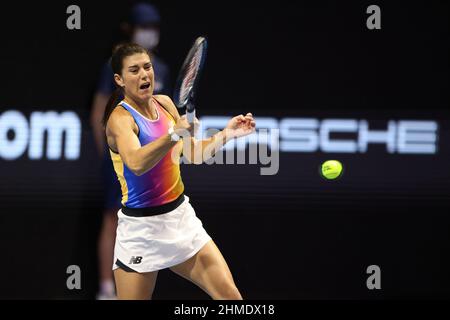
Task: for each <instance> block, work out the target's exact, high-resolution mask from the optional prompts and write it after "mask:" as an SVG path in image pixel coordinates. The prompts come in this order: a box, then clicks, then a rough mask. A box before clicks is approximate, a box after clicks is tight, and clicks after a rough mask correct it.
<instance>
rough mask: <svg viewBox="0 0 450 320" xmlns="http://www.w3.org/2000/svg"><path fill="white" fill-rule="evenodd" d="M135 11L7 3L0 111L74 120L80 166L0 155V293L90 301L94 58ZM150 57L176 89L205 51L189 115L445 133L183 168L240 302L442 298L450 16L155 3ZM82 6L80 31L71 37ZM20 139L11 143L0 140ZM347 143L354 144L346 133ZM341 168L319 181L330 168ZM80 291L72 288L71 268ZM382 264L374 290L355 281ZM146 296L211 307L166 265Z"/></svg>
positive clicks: (428, 5)
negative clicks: (425, 127)
mask: <svg viewBox="0 0 450 320" xmlns="http://www.w3.org/2000/svg"><path fill="white" fill-rule="evenodd" d="M132 3H133V2H132V1H121V2H117V3H116V2H107V1H95V2H94V1H92V2H67V1H61V2H58V3H56V2H51V1H47V2H43V1H41V2H30V3H20V4H19V3H9V4H8V7H7V10H6V11H5V12H4V14H3V16H2V19H1V21H0V30H1V31H0V34H1V37H2V49H1V50H0V67H1V69H0V70H1V71H2V76H1V77H0V88H1V89H0V116H1V114H2V113H3V112H4V111H6V110H19V111H20V112H22V113H23V114H24V115H25V116H26V117H28V119H29V116H30V114H31V113H32V112H34V111H48V110H56V111H61V112H62V111H66V110H73V111H75V112H76V113H77V115H78V116H79V117H80V119H81V120H82V135H81V153H80V158H79V159H77V160H74V161H69V160H65V159H60V160H48V159H46V158H44V159H40V160H30V159H29V158H28V157H27V154H24V156H23V157H20V158H19V159H16V160H14V161H9V160H5V159H2V158H0V174H1V176H0V177H1V182H0V200H1V214H0V227H1V229H2V231H1V236H0V252H1V262H2V263H1V266H0V270H1V274H2V275H4V279H3V280H2V282H1V284H0V289H1V290H0V298H4V299H9V298H12V299H22V298H26V299H28V298H38V299H55V298H70V299H72V298H73V299H88V298H93V297H94V295H95V292H96V289H97V277H98V274H97V260H96V239H97V235H98V231H99V227H100V221H101V220H100V219H101V213H100V212H101V196H102V185H101V182H100V175H99V166H100V162H99V160H98V159H97V156H96V154H95V150H94V143H93V138H92V132H91V128H90V125H89V121H88V119H89V112H90V105H91V100H92V95H93V92H94V89H95V85H96V82H97V78H98V75H99V72H100V68H101V66H102V64H103V63H104V62H105V61H106V59H107V58H108V56H109V54H110V50H111V47H112V45H113V43H114V42H115V41H118V40H119V39H120V36H119V32H118V26H119V24H120V22H121V21H123V19H125V18H126V12H127V9H128V8H129V7H130V5H131V4H132ZM154 3H155V4H157V5H158V7H159V8H160V10H161V15H162V17H163V24H162V39H161V45H160V49H159V54H160V56H161V57H163V58H164V59H165V61H166V62H167V63H168V64H169V65H170V66H171V70H172V79H175V77H176V74H177V70H178V68H179V66H180V65H181V63H182V60H183V59H184V56H185V53H186V51H187V49H188V48H189V45H190V43H191V42H192V40H193V39H194V38H195V37H196V36H197V35H200V34H203V35H206V36H207V37H208V40H209V52H208V60H207V67H206V70H205V74H204V76H203V78H202V82H201V89H200V92H199V95H198V98H199V101H198V113H199V115H200V116H202V115H227V116H232V115H235V114H238V113H244V112H248V111H251V112H253V114H254V115H255V116H256V119H258V117H275V118H277V119H282V118H285V117H298V118H317V119H328V118H336V119H358V120H359V119H366V120H368V121H369V123H370V124H371V129H373V130H386V128H387V122H388V121H389V120H396V121H398V120H430V121H435V122H437V123H438V131H437V133H438V136H439V140H438V142H437V146H438V152H437V153H436V154H428V155H411V154H398V153H393V154H390V153H388V152H387V151H386V147H385V146H384V145H370V146H369V149H368V152H367V153H356V154H343V153H336V154H334V153H324V152H321V151H320V150H319V151H317V152H313V153H281V158H280V170H279V173H278V174H277V175H274V176H260V175H259V166H257V165H226V166H225V165H215V166H208V165H202V166H195V167H193V166H183V167H182V173H183V179H184V182H185V184H186V193H187V194H188V195H189V196H190V197H191V201H192V203H193V205H194V207H195V209H196V211H197V215H198V216H199V217H200V218H201V219H202V221H203V223H204V225H205V227H206V229H207V230H208V232H209V233H210V234H211V235H212V237H213V238H214V240H215V241H216V243H217V244H218V246H219V247H220V248H221V250H222V252H223V254H224V256H225V257H226V259H227V261H228V263H229V265H230V267H231V269H232V271H233V274H234V276H235V279H236V282H237V284H238V286H239V288H240V289H241V291H242V293H243V295H244V296H245V297H248V298H254V299H258V298H263V299H265V298H271V299H282V298H283V299H304V298H306V299H310V298H318V299H328V298H338V299H339V298H405V297H440V298H442V297H446V298H449V297H450V289H449V288H450V277H449V274H448V270H449V267H450V259H449V252H450V251H449V249H450V239H449V230H450V229H449V227H450V217H449V213H448V209H449V205H448V203H449V190H450V182H449V181H450V169H449V167H448V163H449V159H450V157H449V156H450V148H449V142H450V131H449V130H450V122H449V120H450V117H449V115H450V114H449V112H448V106H449V97H448V88H449V63H448V56H449V44H448V38H449V34H448V33H449V25H448V24H449V17H448V12H449V11H448V9H449V8H448V4H447V3H446V2H443V1H432V2H430V1H423V2H415V3H410V2H406V1H405V2H395V3H392V2H391V3H376V4H378V5H379V6H380V7H381V11H382V29H381V30H375V31H371V30H368V29H367V28H366V19H367V16H368V15H367V14H366V8H367V6H368V5H370V4H373V3H371V2H364V1H362V2H359V3H356V2H355V3H353V2H352V3H343V2H339V1H335V2H326V3H324V2H322V1H321V2H313V1H311V2H300V3H299V2H298V1H297V2H284V3H283V2H277V3H272V4H270V3H264V4H261V3H245V4H244V3H238V2H235V3H232V2H229V1H227V2H213V1H210V2H206V1H204V2H203V1H191V2H175V1H170V2H169V1H154ZM70 4H78V5H79V6H80V8H81V13H82V29H81V30H78V31H69V30H67V28H66V19H67V14H66V8H67V6H68V5H70ZM8 137H9V139H13V137H12V136H8ZM347 138H352V139H355V138H356V136H355V135H353V136H352V135H350V136H349V137H347ZM328 159H339V160H341V161H342V162H343V163H344V166H345V174H344V176H343V177H342V178H341V179H340V180H338V181H334V182H330V181H325V180H324V179H322V178H321V177H320V176H319V175H318V172H317V168H318V166H319V165H320V163H322V162H323V161H324V160H328ZM71 264H76V265H79V266H80V267H81V270H82V290H80V291H69V290H68V289H67V288H66V277H67V274H66V267H67V266H68V265H71ZM372 264H375V265H379V266H380V267H381V270H382V290H380V291H369V290H368V289H367V287H366V279H367V277H368V275H367V274H366V268H367V266H369V265H372ZM158 281H159V282H158V284H157V288H156V291H155V298H157V299H171V298H179V299H184V298H189V299H191V298H205V297H206V295H205V294H204V293H203V292H202V291H201V290H199V289H197V288H195V287H194V286H193V285H191V284H189V283H187V282H186V281H185V280H183V279H180V278H178V277H177V276H175V275H174V274H171V273H170V272H168V271H164V272H161V273H160V276H159V280H158Z"/></svg>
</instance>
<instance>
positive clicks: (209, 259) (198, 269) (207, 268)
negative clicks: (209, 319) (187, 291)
mask: <svg viewBox="0 0 450 320" xmlns="http://www.w3.org/2000/svg"><path fill="white" fill-rule="evenodd" d="M170 269H171V270H172V271H174V272H175V273H177V274H178V275H180V276H182V277H184V278H186V279H188V280H190V281H192V282H193V283H195V284H196V285H198V286H199V287H200V288H202V289H203V290H205V291H206V292H207V293H208V294H209V295H211V296H213V297H215V296H216V297H219V296H221V295H222V293H223V292H220V291H224V290H228V289H235V284H234V280H233V276H232V275H231V272H230V269H229V267H228V265H227V263H226V261H225V259H224V257H223V255H222V253H221V252H220V250H219V248H217V246H216V244H215V243H214V242H213V241H212V240H210V241H209V242H208V243H207V244H206V245H205V246H203V248H202V249H200V251H199V252H197V254H195V255H194V256H193V257H192V258H190V259H188V260H187V261H185V262H183V263H181V264H178V265H176V266H174V267H171V268H170Z"/></svg>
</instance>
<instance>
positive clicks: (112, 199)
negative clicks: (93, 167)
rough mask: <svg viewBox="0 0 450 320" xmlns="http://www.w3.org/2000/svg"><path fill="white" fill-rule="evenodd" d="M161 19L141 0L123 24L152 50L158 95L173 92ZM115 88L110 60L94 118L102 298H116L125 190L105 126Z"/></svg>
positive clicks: (102, 76)
mask: <svg viewBox="0 0 450 320" xmlns="http://www.w3.org/2000/svg"><path fill="white" fill-rule="evenodd" d="M160 22H161V17H160V14H159V12H158V10H157V9H156V8H155V6H153V5H151V4H149V3H145V2H140V3H137V4H136V5H134V6H133V7H132V8H131V10H130V14H129V18H128V22H125V23H123V24H122V25H121V31H122V32H123V34H124V35H125V39H126V41H128V42H133V43H137V44H139V45H140V46H142V47H144V48H146V49H147V50H148V52H149V54H150V57H151V60H152V64H153V70H154V74H155V84H154V92H155V94H169V93H170V80H169V68H168V67H167V65H166V64H165V63H164V62H163V61H162V60H161V59H160V58H159V57H158V56H156V55H155V50H156V48H157V46H158V44H159V39H160ZM114 90H115V84H114V74H113V70H112V68H111V64H110V61H107V62H106V63H105V65H104V66H103V68H102V71H101V74H100V78H99V81H98V85H97V89H96V92H95V94H94V99H93V103H92V108H91V119H90V121H91V126H92V129H93V134H94V138H95V144H96V147H97V151H98V154H99V156H100V158H101V159H102V165H101V175H102V184H103V188H104V189H103V190H104V199H103V213H102V224H101V230H100V235H99V238H98V248H97V250H98V265H99V281H100V283H99V291H98V294H97V299H99V300H108V299H115V298H116V293H115V285H114V278H113V273H112V270H111V262H112V261H113V253H114V242H115V238H116V228H117V211H118V210H119V209H120V207H121V203H120V201H121V190H120V184H119V181H118V180H117V176H116V174H115V172H114V168H113V165H112V163H111V160H110V157H109V151H108V146H107V144H106V140H105V132H104V128H103V125H102V117H103V114H104V111H105V106H106V104H107V103H108V99H109V97H110V96H111V94H112V93H113V92H114Z"/></svg>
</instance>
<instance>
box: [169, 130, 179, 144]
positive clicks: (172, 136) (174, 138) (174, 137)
mask: <svg viewBox="0 0 450 320" xmlns="http://www.w3.org/2000/svg"><path fill="white" fill-rule="evenodd" d="M168 133H169V136H170V140H172V141H178V140H180V136H179V135H177V134H176V133H175V130H174V129H173V127H169V131H168Z"/></svg>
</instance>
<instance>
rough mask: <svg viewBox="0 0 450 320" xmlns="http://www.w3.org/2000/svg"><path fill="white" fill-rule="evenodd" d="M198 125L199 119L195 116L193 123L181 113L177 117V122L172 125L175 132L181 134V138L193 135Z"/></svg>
mask: <svg viewBox="0 0 450 320" xmlns="http://www.w3.org/2000/svg"><path fill="white" fill-rule="evenodd" d="M198 125H199V121H198V119H197V118H194V123H189V122H188V121H187V118H186V115H183V116H181V117H180V118H179V119H178V121H177V123H176V124H175V126H174V127H173V130H174V132H175V133H176V134H178V135H179V136H182V137H183V138H185V137H194V136H195V133H196V132H197V129H198Z"/></svg>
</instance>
